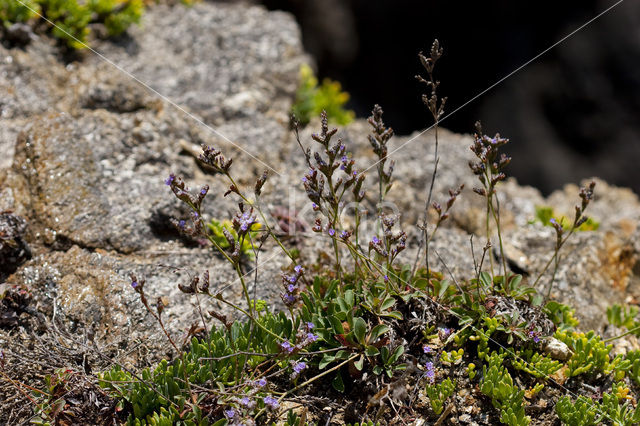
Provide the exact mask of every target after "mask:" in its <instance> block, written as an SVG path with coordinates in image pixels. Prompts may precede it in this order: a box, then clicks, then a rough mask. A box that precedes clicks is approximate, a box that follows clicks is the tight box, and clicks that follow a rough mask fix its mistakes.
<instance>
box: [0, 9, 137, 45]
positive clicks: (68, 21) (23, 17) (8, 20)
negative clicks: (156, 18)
mask: <svg viewBox="0 0 640 426" xmlns="http://www.w3.org/2000/svg"><path fill="white" fill-rule="evenodd" d="M144 8H145V5H144V1H143V0H87V1H82V0H27V1H25V2H23V3H18V2H17V1H15V0H0V22H2V24H3V25H4V27H5V28H8V27H9V26H10V25H11V24H13V23H27V22H30V23H32V24H33V27H34V28H41V27H42V28H47V29H48V30H50V31H51V34H52V35H53V36H54V37H56V38H58V39H60V40H62V41H63V42H64V43H66V44H67V46H69V47H71V48H73V49H83V48H85V47H87V45H88V42H89V41H88V37H89V33H90V26H91V25H96V24H99V25H102V26H104V28H105V30H106V34H107V35H108V36H118V35H120V34H122V33H123V32H125V31H126V30H127V29H128V28H129V27H130V26H131V25H132V24H137V23H139V22H140V19H141V18H142V14H143V13H144ZM41 24H42V25H41Z"/></svg>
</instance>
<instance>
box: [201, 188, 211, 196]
mask: <svg viewBox="0 0 640 426" xmlns="http://www.w3.org/2000/svg"><path fill="white" fill-rule="evenodd" d="M208 189H209V188H207V187H203V188H202V189H201V190H200V194H202V195H207V190H208Z"/></svg>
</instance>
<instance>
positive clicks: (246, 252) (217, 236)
mask: <svg viewBox="0 0 640 426" xmlns="http://www.w3.org/2000/svg"><path fill="white" fill-rule="evenodd" d="M207 227H208V228H209V231H210V232H211V237H212V238H213V239H214V240H215V241H216V243H218V245H219V246H220V247H222V248H223V249H225V250H228V249H232V251H236V250H238V253H239V254H240V256H245V257H247V258H248V259H249V260H255V250H257V248H258V247H257V246H258V244H257V241H258V236H259V234H260V224H259V223H254V224H253V225H251V231H250V232H249V233H247V234H246V236H244V237H243V238H238V233H237V232H236V230H235V229H233V223H232V222H231V221H230V220H223V221H218V220H216V219H211V221H210V222H209V223H207ZM236 243H237V244H238V247H237V248H236V247H235V245H236Z"/></svg>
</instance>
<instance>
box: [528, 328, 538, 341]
mask: <svg viewBox="0 0 640 426" xmlns="http://www.w3.org/2000/svg"><path fill="white" fill-rule="evenodd" d="M529 337H530V338H531V339H533V342H534V343H540V337H538V333H536V332H535V331H533V330H530V331H529Z"/></svg>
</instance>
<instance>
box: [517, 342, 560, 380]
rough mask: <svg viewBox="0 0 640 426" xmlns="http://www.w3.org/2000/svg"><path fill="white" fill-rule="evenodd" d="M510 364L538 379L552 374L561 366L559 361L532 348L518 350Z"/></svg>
mask: <svg viewBox="0 0 640 426" xmlns="http://www.w3.org/2000/svg"><path fill="white" fill-rule="evenodd" d="M511 365H512V366H513V367H514V368H515V369H517V370H522V371H524V372H526V373H528V374H530V375H532V376H533V377H537V378H539V379H544V378H547V377H549V376H552V375H553V374H554V373H555V372H556V371H558V370H559V369H560V368H561V367H562V364H560V362H559V361H557V360H554V359H551V358H549V357H548V356H545V355H543V354H541V353H540V352H536V351H534V350H533V349H526V350H523V351H518V352H517V353H516V356H515V357H514V359H513V360H512V361H511Z"/></svg>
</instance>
